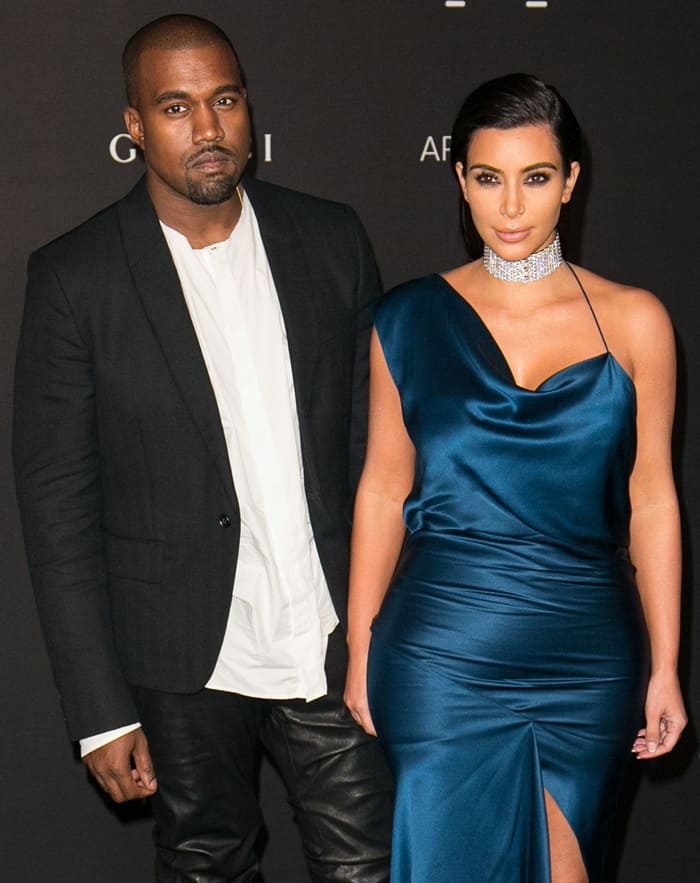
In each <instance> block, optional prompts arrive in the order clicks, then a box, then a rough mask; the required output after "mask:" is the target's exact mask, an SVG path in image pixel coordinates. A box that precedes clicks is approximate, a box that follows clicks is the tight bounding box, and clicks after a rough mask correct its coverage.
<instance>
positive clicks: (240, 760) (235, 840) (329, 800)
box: [133, 678, 393, 883]
mask: <svg viewBox="0 0 700 883" xmlns="http://www.w3.org/2000/svg"><path fill="white" fill-rule="evenodd" d="M334 680H336V681H337V680H339V679H338V678H335V679H334ZM329 681H330V678H329ZM133 690H134V698H135V700H136V703H137V706H138V708H139V712H140V714H141V721H142V723H143V727H144V731H145V733H146V737H147V738H148V743H149V747H150V750H151V755H152V757H153V763H154V767H155V771H156V776H157V778H158V792H157V793H156V794H155V795H154V797H153V798H152V805H153V813H154V816H155V822H156V824H155V830H154V840H155V844H156V881H157V883H234V881H235V883H249V881H255V880H258V879H259V877H258V861H257V856H256V854H255V850H254V846H255V842H256V840H257V838H258V835H259V833H260V828H261V824H262V818H261V813H260V806H259V803H258V799H257V778H258V769H259V759H260V751H261V748H262V749H263V750H265V751H266V752H267V753H268V755H269V757H270V758H271V760H272V762H273V763H274V765H275V766H276V767H277V769H278V770H279V772H280V774H281V776H282V779H283V780H284V783H285V785H286V788H287V792H288V796H289V801H290V803H291V805H292V807H293V809H294V814H295V818H296V822H297V825H298V828H299V831H300V834H301V838H302V844H303V848H304V855H305V858H306V863H307V866H308V868H309V871H310V877H311V880H312V881H314V883H386V881H388V880H389V851H390V838H391V816H392V809H393V781H392V777H391V773H390V772H389V769H388V767H387V765H386V761H385V760H384V756H383V754H382V752H381V749H380V748H379V744H378V742H377V740H376V739H374V738H371V737H369V736H367V735H366V734H365V733H364V732H363V731H362V730H361V729H360V728H359V727H358V726H357V725H356V724H355V722H354V721H353V719H352V718H351V717H350V715H349V713H348V711H347V709H346V708H345V706H344V704H343V702H342V696H341V694H340V684H336V685H335V686H333V685H331V684H330V683H329V694H328V695H327V696H325V697H324V698H322V699H318V700H316V701H314V702H309V703H306V702H303V701H300V700H289V701H276V700H275V701H272V700H264V699H251V698H249V697H245V696H240V695H238V694H235V693H224V692H220V691H215V690H202V691H200V692H199V693H196V694H194V695H181V694H172V693H161V692H157V691H152V690H145V689H142V688H139V687H135V688H133ZM272 837H273V838H274V832H273V833H272Z"/></svg>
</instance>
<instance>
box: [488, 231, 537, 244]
mask: <svg viewBox="0 0 700 883" xmlns="http://www.w3.org/2000/svg"><path fill="white" fill-rule="evenodd" d="M529 232H530V231H529V229H524V230H522V229H521V230H496V235H497V236H498V238H499V239H502V240H503V241H504V242H520V241H521V240H522V239H525V237H526V236H527V235H528V233H529Z"/></svg>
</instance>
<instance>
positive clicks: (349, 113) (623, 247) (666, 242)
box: [0, 0, 700, 883]
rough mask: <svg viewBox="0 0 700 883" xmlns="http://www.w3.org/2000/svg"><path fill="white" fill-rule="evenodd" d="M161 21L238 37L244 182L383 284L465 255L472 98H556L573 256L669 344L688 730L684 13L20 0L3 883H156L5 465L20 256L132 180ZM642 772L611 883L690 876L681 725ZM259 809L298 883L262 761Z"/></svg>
mask: <svg viewBox="0 0 700 883" xmlns="http://www.w3.org/2000/svg"><path fill="white" fill-rule="evenodd" d="M169 12H191V13H194V14H198V15H203V16H205V17H208V18H211V19H213V20H214V21H216V22H217V23H218V24H219V25H221V26H222V27H223V28H224V29H225V30H226V31H227V32H228V34H229V35H230V36H231V38H232V40H233V42H234V44H235V45H236V46H237V48H238V52H239V55H240V58H241V60H242V63H243V66H244V68H245V72H246V76H247V79H248V85H249V93H250V101H251V105H252V111H253V119H254V124H255V130H256V145H255V156H254V165H255V173H256V174H257V175H258V177H260V178H264V179H267V180H270V181H275V182H278V183H282V184H285V185H288V186H290V187H293V188H297V189H301V190H306V191H310V192H312V193H315V194H318V195H321V196H326V197H331V198H334V199H338V200H342V201H346V202H349V203H351V204H352V205H353V206H354V207H355V208H356V209H357V211H358V212H359V214H360V215H361V217H362V219H363V221H364V223H365V225H366V227H367V230H368V232H369V235H370V238H371V239H372V242H373V244H374V247H375V251H376V255H377V260H378V263H379V266H380V269H381V272H382V275H383V279H384V282H385V284H386V286H387V287H389V286H391V285H394V284H396V283H398V282H400V281H402V280H403V279H406V278H408V277H411V276H415V275H419V274H423V273H427V272H430V271H439V270H444V269H447V268H449V267H451V266H455V265H457V264H459V263H461V262H463V261H464V259H465V256H464V248H463V245H462V243H461V240H460V233H459V224H458V196H457V188H456V184H455V180H454V176H453V174H452V171H451V167H450V161H449V137H448V133H449V131H450V129H451V125H452V121H453V118H454V115H455V113H456V110H457V109H458V107H459V105H460V103H461V101H462V99H463V97H464V95H465V94H466V93H467V92H468V91H469V90H470V89H472V88H473V87H474V86H475V85H477V84H478V83H480V82H482V81H483V80H485V79H488V78H490V77H493V76H497V75H499V74H503V73H507V72H510V71H518V70H521V71H527V72H532V73H534V74H537V75H538V76H540V77H542V78H543V79H544V80H546V81H547V82H551V83H553V84H555V85H556V86H557V87H558V88H559V89H560V91H561V92H562V93H563V94H564V96H565V97H566V98H567V99H568V100H569V102H570V103H571V105H572V106H573V108H574V110H575V112H576V113H577V115H578V117H579V120H580V123H581V125H582V128H583V131H584V133H585V136H586V153H585V163H584V169H583V174H582V179H581V182H580V184H579V188H578V192H577V194H576V196H575V199H574V205H573V206H572V207H571V211H570V217H569V218H568V219H567V221H568V223H566V225H565V233H566V236H565V246H566V254H567V256H568V257H569V258H570V259H572V260H574V261H576V262H580V263H583V264H584V265H586V266H588V267H590V268H591V269H593V270H595V271H597V272H599V273H601V274H603V275H605V276H609V277H612V278H614V279H618V280H620V281H624V282H628V283H630V284H634V285H639V286H642V287H645V288H650V289H652V290H653V291H655V292H657V293H658V295H659V296H660V297H661V298H662V300H663V301H664V303H665V304H666V305H667V307H668V309H669V311H670V313H671V316H672V318H673V321H674V324H675V326H676V329H677V336H678V347H679V407H678V419H677V426H676V435H675V449H676V463H677V474H678V482H679V487H680V492H681V499H682V507H683V520H684V529H685V540H686V552H685V584H684V592H685V594H684V628H683V654H682V660H681V671H682V678H683V686H684V689H685V692H686V696H687V698H688V703H689V706H690V710H691V715H692V717H694V718H695V719H697V716H698V713H699V712H700V672H699V666H698V662H699V661H700V660H699V651H698V643H699V642H698V640H697V639H696V638H695V636H696V635H697V634H698V610H697V607H698V605H697V604H696V603H695V602H694V599H693V575H694V574H693V570H694V552H695V549H696V548H697V544H698V538H699V537H700V479H699V474H698V473H699V469H698V461H699V457H698V428H699V427H698V413H699V410H700V409H699V407H698V405H699V399H700V345H699V344H700V340H699V334H698V332H699V329H700V302H699V292H700V277H699V275H698V273H697V272H696V270H697V268H696V266H695V259H696V257H697V255H698V233H699V230H700V226H699V225H700V221H699V215H698V208H699V206H700V172H699V170H700V162H698V144H699V143H700V122H699V121H698V111H697V109H698V107H700V75H699V71H698V60H697V46H696V41H697V36H698V34H699V33H700V11H699V8H698V5H697V4H695V3H689V2H687V3H679V4H673V5H670V6H669V5H668V4H667V5H664V4H661V3H659V2H654V0H616V2H615V3H610V2H604V0H549V2H526V0H466V2H445V0H355V2H353V0H271V2H267V0H218V2H217V0H210V2H203V0H202V2H197V0H190V2H188V3H180V2H176V0H170V2H159V0H138V2H136V0H122V2H111V0H110V2H99V0H98V2H96V3H90V4H88V3H85V2H84V0H23V2H21V3H20V2H15V3H12V4H9V8H8V6H6V7H5V9H4V11H3V13H2V29H1V30H2V48H1V51H0V65H2V67H3V77H2V80H3V84H4V91H5V94H4V98H3V102H2V103H3V112H4V119H5V129H4V131H5V136H4V138H5V140H4V147H3V156H4V161H3V167H4V168H3V174H2V179H3V181H2V192H3V198H2V201H1V202H0V216H1V217H2V230H3V233H4V235H3V242H2V248H3V255H2V267H3V277H4V285H3V296H2V302H1V303H2V321H0V336H1V340H2V345H1V346H0V360H1V362H0V364H1V368H0V382H1V384H2V386H1V388H0V397H1V401H2V408H3V417H2V422H1V424H0V425H1V426H2V459H1V461H0V463H1V470H0V482H1V488H0V490H1V494H2V519H3V520H2V528H3V529H2V532H1V534H0V542H1V543H2V579H3V591H2V598H3V604H2V615H1V616H0V629H1V634H0V648H1V649H0V652H1V653H2V671H3V676H2V678H1V679H0V684H1V689H2V694H3V707H4V708H5V709H6V711H5V714H4V716H3V724H2V727H1V728H0V740H1V743H2V754H1V756H2V763H1V765H0V781H1V783H2V787H1V791H0V793H1V795H2V799H1V801H0V805H1V808H0V813H1V814H2V818H1V820H0V875H1V876H2V877H3V879H6V880H12V881H13V883H36V881H39V880H51V881H53V883H126V881H128V883H146V881H149V880H151V878H152V872H151V866H152V857H151V845H150V819H149V814H148V807H147V806H124V807H114V806H112V805H110V804H109V802H108V801H107V800H105V799H104V798H103V797H102V796H101V794H100V793H99V792H98V790H97V789H96V788H95V787H94V786H93V785H92V784H91V783H90V782H89V781H88V777H87V773H86V771H85V769H84V768H83V766H82V765H81V764H80V763H79V762H78V760H77V759H76V755H75V750H74V748H73V746H71V744H70V743H69V742H68V740H67V737H66V735H65V733H64V729H63V723H62V719H61V714H60V711H59V706H58V700H57V697H56V695H55V692H54V688H53V684H52V680H51V675H50V672H49V667H48V663H47V659H46V655H45V651H44V648H43V644H42V640H41V637H40V634H39V629H38V625H37V622H36V618H35V612H34V606H33V599H32V595H31V589H30V586H29V580H28V576H27V571H26V567H25V562H24V558H23V550H22V543H21V537H20V532H19V526H18V521H17V514H16V508H15V501H14V489H13V483H12V476H11V464H10V454H9V450H10V425H11V402H12V371H13V360H14V348H15V338H16V334H17V328H18V323H19V318H20V314H21V308H22V300H23V288H24V274H25V264H26V258H27V255H28V254H29V252H30V251H31V250H32V249H34V248H36V247H37V246H39V245H41V244H42V243H44V242H46V241H47V240H49V239H51V238H53V237H54V236H56V235H58V234H59V233H61V232H63V231H65V230H66V229H68V228H69V227H71V226H73V225H75V224H77V223H78V222H80V221H81V220H83V219H84V218H86V217H87V216H89V215H90V214H92V213H93V212H95V211H96V210H98V209H99V208H101V207H102V206H104V205H106V204H107V203H109V202H111V201H113V200H115V199H117V198H118V197H119V196H121V195H122V194H123V193H125V192H126V190H127V189H129V188H130V186H131V185H132V184H133V182H134V181H135V180H136V179H137V178H138V176H139V175H140V174H141V173H142V165H141V162H140V160H139V157H138V156H137V155H136V151H135V150H134V148H133V145H132V144H131V143H130V141H129V140H128V138H127V136H126V135H125V133H124V125H123V121H122V107H123V104H124V99H123V90H122V83H121V71H120V55H121V49H122V46H123V44H124V42H125V41H126V39H127V38H128V37H129V36H130V35H131V34H132V33H133V32H134V31H135V30H136V29H137V28H138V27H140V26H141V25H142V24H144V23H145V22H146V21H149V20H150V19H152V18H155V17H157V16H159V15H163V14H166V13H169ZM86 259H89V255H86ZM576 333H577V329H576V328H572V329H571V334H572V335H575V334H576ZM641 766H642V765H641V764H637V765H635V764H633V763H631V764H630V772H629V776H628V785H627V788H626V791H625V794H624V803H625V809H626V812H625V814H624V816H623V819H622V821H621V823H620V826H619V828H618V831H617V834H616V838H615V842H614V844H613V861H612V867H611V871H610V880H618V881H621V883H632V881H634V883H646V881H649V883H651V881H654V880H657V879H664V880H668V881H673V883H679V881H697V880H698V879H700V851H699V847H698V843H699V842H700V838H698V837H697V831H698V826H699V825H700V773H699V769H700V764H699V763H698V756H697V740H696V734H695V728H694V726H693V723H692V721H691V726H690V727H689V731H688V733H687V734H686V736H685V737H684V739H683V743H682V745H681V747H680V748H679V749H678V750H677V752H676V754H675V756H673V757H672V758H670V759H667V760H664V761H660V762H655V763H652V764H648V765H645V766H644V768H643V770H642V769H640V767H641ZM582 775H585V771H584V770H582ZM261 799H262V802H263V806H264V808H265V813H266V819H267V829H268V830H267V836H266V842H265V843H264V844H263V845H264V853H263V869H264V872H265V881H266V883H297V881H298V883H302V881H306V880H307V875H306V872H305V870H304V865H303V860H302V858H301V854H300V849H299V846H298V843H297V839H296V832H295V830H294V827H293V821H292V818H291V813H290V810H289V809H288V807H287V805H286V802H285V798H284V794H283V791H282V789H281V786H280V785H279V783H278V781H277V779H276V777H275V775H274V772H273V771H272V770H271V769H270V768H269V767H268V766H267V765H265V764H263V769H262V784H261ZM426 883H427V881H426ZM504 883H508V881H504Z"/></svg>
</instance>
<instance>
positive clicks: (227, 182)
mask: <svg viewBox="0 0 700 883" xmlns="http://www.w3.org/2000/svg"><path fill="white" fill-rule="evenodd" d="M186 184H187V198H188V199H189V200H190V202H194V203H196V205H219V204H220V203H222V202H226V200H228V199H231V197H232V196H233V194H234V193H235V192H236V185H237V184H238V182H237V181H236V179H235V178H234V177H233V176H231V177H226V178H218V179H217V180H215V181H193V180H192V178H191V177H190V176H189V175H188V176H187V180H186Z"/></svg>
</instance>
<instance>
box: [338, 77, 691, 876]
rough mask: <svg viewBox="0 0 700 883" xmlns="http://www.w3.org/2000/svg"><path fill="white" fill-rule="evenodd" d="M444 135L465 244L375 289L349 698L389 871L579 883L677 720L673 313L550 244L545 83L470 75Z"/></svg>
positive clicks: (554, 179)
mask: <svg viewBox="0 0 700 883" xmlns="http://www.w3.org/2000/svg"><path fill="white" fill-rule="evenodd" d="M452 156H453V159H454V161H455V171H456V173H457V178H458V181H459V185H460V188H461V192H462V195H463V198H464V203H465V204H466V206H468V208H469V211H470V212H471V218H472V221H473V223H474V226H475V228H476V230H477V232H478V233H479V235H480V236H481V238H482V239H483V242H484V257H483V260H478V261H474V262H472V263H468V264H466V265H465V266H462V267H459V268H457V269H455V270H451V271H450V272H447V273H444V274H442V275H432V276H429V277H426V278H424V279H419V280H415V281H413V282H409V283H407V284H405V285H402V286H400V287H399V288H397V289H395V290H394V291H393V292H392V293H390V294H389V295H388V296H387V297H386V298H385V299H384V301H383V302H382V303H381V305H380V306H379V309H378V310H377V314H376V320H375V332H374V337H373V342H372V356H371V403H370V435H369V443H368V451H367V460H366V465H365V469H364V472H363V475H362V480H361V483H360V487H359V490H358V495H357V504H356V512H355V527H354V534H353V559H352V566H351V587H350V607H349V625H350V628H349V635H348V640H349V648H350V667H349V672H348V682H347V688H346V702H347V704H348V707H349V708H350V710H351V712H352V714H353V716H354V717H355V719H356V720H357V721H358V722H359V723H360V724H361V725H362V726H363V727H364V728H365V729H366V730H367V731H368V732H370V733H373V732H375V725H376V732H378V734H379V737H380V739H381V741H382V743H383V744H384V746H385V748H386V750H387V752H388V756H389V758H390V760H391V763H392V765H393V767H394V771H395V774H396V778H397V789H398V790H397V805H396V815H395V821H394V847H393V850H394V857H393V866H392V883H461V881H474V883H486V881H494V883H518V881H528V883H545V881H549V880H551V881H553V883H584V881H588V883H593V881H598V880H600V879H601V874H602V861H603V854H604V850H605V844H606V840H607V834H608V831H609V826H610V816H611V810H612V808H613V806H614V803H615V795H616V792H617V790H618V786H619V779H620V774H621V772H622V771H623V770H624V760H625V758H626V756H628V754H629V751H630V748H632V750H633V751H634V752H635V753H636V755H637V757H638V758H640V759H642V760H646V759H648V758H652V757H658V756H660V755H662V754H665V753H667V752H668V751H670V750H671V749H672V748H673V746H674V745H675V744H676V742H677V740H678V738H679V736H680V733H681V731H682V729H683V727H684V726H685V723H686V716H685V712H684V708H683V702H682V698H681V695H680V690H679V687H678V680H677V675H676V663H677V651H678V635H679V623H678V620H679V583H680V553H679V517H678V505H677V499H676V494H675V489H674V486H673V478H672V471H671V463H670V435H671V424H672V420H673V407H674V386H675V360H674V346H673V333H672V329H671V325H670V322H669V319H668V317H667V315H666V312H665V310H664V308H663V307H662V306H661V304H660V303H659V301H657V300H656V299H655V298H654V297H653V295H651V294H650V293H648V292H646V291H641V290H638V289H635V288H629V287H626V286H623V285H619V284H616V283H613V282H610V281H608V280H606V279H602V278H600V277H599V276H596V275H594V274H593V273H591V272H589V271H587V270H584V269H581V268H579V267H575V268H574V267H572V266H570V265H569V264H567V263H566V262H564V261H563V260H562V257H561V250H560V245H559V237H558V233H557V222H558V219H559V213H560V211H561V206H562V204H564V203H567V202H568V201H569V200H570V198H571V195H572V192H573V190H574V187H575V185H576V179H577V177H578V174H579V130H578V125H577V123H576V120H575V118H574V117H573V114H572V113H571V110H570V109H569V107H568V105H567V104H566V103H565V102H564V101H563V99H562V98H561V97H560V96H559V94H558V93H557V92H556V90H555V89H553V88H551V87H549V86H546V85H545V84H544V83H542V82H540V81H539V80H537V79H536V78H534V77H531V76H527V75H524V74H513V75H510V76H507V77H502V78H499V79H497V80H493V81H490V82H488V83H486V84H484V85H483V86H481V87H480V88H479V89H477V90H476V91H475V92H473V93H472V94H471V95H470V96H468V97H467V99H466V101H465V103H464V105H463V107H462V109H461V111H460V114H459V116H458V118H457V121H456V123H455V126H454V130H453V135H452ZM406 528H407V529H408V531H407V532H406ZM402 549H403V551H402ZM399 559H400V560H399ZM397 562H398V564H397ZM387 589H389V591H388V593H387ZM380 608H381V611H380ZM375 617H376V619H375ZM373 620H374V624H373V625H372V622H373ZM370 626H371V627H372V640H371V649H370V650H369V667H368V647H369V645H370ZM367 681H369V703H368V699H367V693H368V691H367ZM643 718H646V722H645V726H644V727H643V729H641V730H639V732H638V733H636V731H637V727H638V726H639V723H640V722H641V721H642V720H643ZM635 733H636V737H635Z"/></svg>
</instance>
